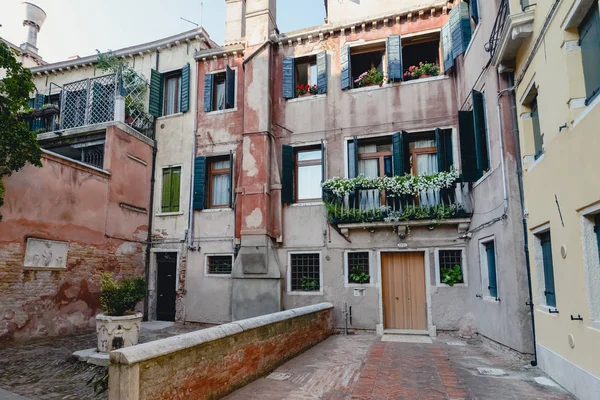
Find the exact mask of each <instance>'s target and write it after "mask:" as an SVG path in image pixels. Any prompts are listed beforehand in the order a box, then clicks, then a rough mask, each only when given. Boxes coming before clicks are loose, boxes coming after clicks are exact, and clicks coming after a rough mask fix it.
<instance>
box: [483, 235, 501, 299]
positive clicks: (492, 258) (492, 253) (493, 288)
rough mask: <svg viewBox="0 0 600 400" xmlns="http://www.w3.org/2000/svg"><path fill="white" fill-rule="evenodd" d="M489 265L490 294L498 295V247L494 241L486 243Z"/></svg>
mask: <svg viewBox="0 0 600 400" xmlns="http://www.w3.org/2000/svg"><path fill="white" fill-rule="evenodd" d="M485 253H486V256H487V265H488V285H489V286H488V290H489V293H490V296H492V297H496V298H497V297H498V279H497V277H496V247H495V245H494V242H489V243H486V244H485Z"/></svg>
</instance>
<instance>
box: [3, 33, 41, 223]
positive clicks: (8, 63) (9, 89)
mask: <svg viewBox="0 0 600 400" xmlns="http://www.w3.org/2000/svg"><path fill="white" fill-rule="evenodd" d="M0 70H3V71H4V72H5V73H6V77H5V78H4V79H2V80H0V207H2V205H3V204H4V193H5V189H4V185H3V183H2V178H4V177H5V176H9V175H11V174H12V173H13V172H16V171H18V170H20V169H21V168H23V167H24V166H25V164H27V163H28V162H29V163H31V164H33V165H35V166H37V167H41V166H42V162H41V156H42V150H41V149H40V145H39V143H38V141H37V137H36V134H35V133H34V132H32V131H31V130H29V127H28V126H27V123H25V122H23V121H19V119H18V117H17V113H18V112H19V110H20V109H22V108H26V107H27V106H28V102H29V95H30V93H32V92H33V91H34V89H35V86H34V85H33V81H32V80H31V71H29V70H28V69H27V68H24V67H23V66H22V65H21V63H19V62H18V61H17V59H16V58H15V56H14V53H13V52H12V50H11V49H10V48H9V47H8V46H7V45H6V44H5V43H3V42H0ZM1 219H2V215H1V214H0V220H1Z"/></svg>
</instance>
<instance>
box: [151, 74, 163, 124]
mask: <svg viewBox="0 0 600 400" xmlns="http://www.w3.org/2000/svg"><path fill="white" fill-rule="evenodd" d="M163 85H164V82H163V76H162V74H161V73H160V72H158V71H156V70H154V69H153V70H151V71H150V104H149V106H148V112H149V113H150V115H153V116H155V117H161V116H162V112H163Z"/></svg>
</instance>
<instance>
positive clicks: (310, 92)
mask: <svg viewBox="0 0 600 400" xmlns="http://www.w3.org/2000/svg"><path fill="white" fill-rule="evenodd" d="M318 92H319V87H318V86H317V85H312V86H310V85H309V84H308V83H307V84H302V85H298V86H296V97H304V96H314V95H315V94H317V93H318Z"/></svg>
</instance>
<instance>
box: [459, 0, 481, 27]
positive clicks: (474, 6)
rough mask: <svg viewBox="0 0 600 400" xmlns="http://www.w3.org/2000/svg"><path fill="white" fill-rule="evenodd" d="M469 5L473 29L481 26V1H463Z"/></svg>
mask: <svg viewBox="0 0 600 400" xmlns="http://www.w3.org/2000/svg"><path fill="white" fill-rule="evenodd" d="M463 1H464V2H465V3H467V4H468V5H469V17H471V29H472V30H474V28H475V27H476V26H477V24H479V3H478V1H479V0H463Z"/></svg>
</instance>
